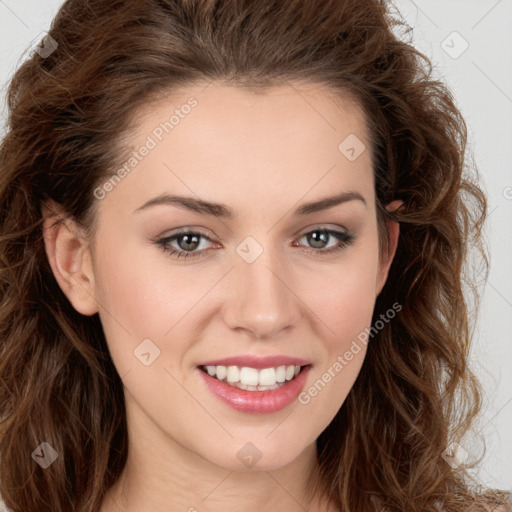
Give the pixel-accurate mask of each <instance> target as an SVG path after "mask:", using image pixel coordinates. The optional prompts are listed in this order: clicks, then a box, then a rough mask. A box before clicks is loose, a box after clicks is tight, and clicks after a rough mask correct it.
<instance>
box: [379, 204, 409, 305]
mask: <svg viewBox="0 0 512 512" xmlns="http://www.w3.org/2000/svg"><path fill="white" fill-rule="evenodd" d="M402 204H403V201H401V200H398V199H397V200H396V201H392V202H391V203H389V204H388V205H387V206H386V210H387V211H388V212H390V211H394V210H396V209H398V208H399V207H400V206H401V205H402ZM386 226H387V230H388V233H389V244H388V248H387V251H385V252H384V254H383V255H382V257H381V258H380V265H379V272H378V275H377V286H376V290H375V291H376V295H379V293H380V292H381V291H382V288H384V285H385V284H386V281H387V278H388V273H389V268H390V267H391V263H392V262H393V258H394V257H395V252H396V248H397V245H398V237H399V235H400V225H399V224H398V222H396V221H393V220H389V219H387V220H386Z"/></svg>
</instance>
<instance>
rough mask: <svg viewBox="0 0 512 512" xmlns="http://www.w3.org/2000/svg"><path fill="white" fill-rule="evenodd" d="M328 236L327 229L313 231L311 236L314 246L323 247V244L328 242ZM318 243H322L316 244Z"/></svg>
mask: <svg viewBox="0 0 512 512" xmlns="http://www.w3.org/2000/svg"><path fill="white" fill-rule="evenodd" d="M327 236H328V234H327V233H326V232H325V231H313V233H312V234H311V235H310V237H311V238H313V241H312V245H313V247H317V248H318V247H319V248H321V245H322V244H323V243H325V242H326V238H327ZM310 243H311V242H310ZM317 243H320V246H318V245H315V244H317Z"/></svg>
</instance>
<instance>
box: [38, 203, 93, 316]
mask: <svg viewBox="0 0 512 512" xmlns="http://www.w3.org/2000/svg"><path fill="white" fill-rule="evenodd" d="M42 215H43V218H44V223H43V237H44V245H45V250H46V255H47V257H48V261H49V263H50V266H51V268H52V272H53V275H54V276H55V279H56V281H57V283H58V284H59V286H60V288H61V290H62V291H63V292H64V294H65V295H66V297H67V298H68V300H69V301H70V302H71V304H72V305H73V307H74V308H75V309H76V310H77V311H78V312H79V313H81V314H83V315H88V316H90V315H93V314H94V313H97V312H98V310H99V308H98V304H97V302H96V300H95V299H94V274H93V267H92V259H91V254H90V250H89V246H88V241H87V239H86V238H85V236H84V234H83V232H82V230H81V229H80V227H79V226H78V225H77V224H76V223H75V222H74V221H73V220H72V219H70V218H69V217H66V216H65V214H64V213H63V210H62V208H61V207H60V206H59V205H58V204H56V203H55V202H53V201H52V202H49V203H46V204H44V205H43V207H42Z"/></svg>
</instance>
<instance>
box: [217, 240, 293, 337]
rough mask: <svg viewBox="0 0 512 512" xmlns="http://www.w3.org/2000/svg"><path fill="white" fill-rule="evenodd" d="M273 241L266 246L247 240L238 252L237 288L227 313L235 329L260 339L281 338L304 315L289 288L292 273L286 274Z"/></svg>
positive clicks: (266, 241)
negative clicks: (281, 333) (248, 332)
mask: <svg viewBox="0 0 512 512" xmlns="http://www.w3.org/2000/svg"><path fill="white" fill-rule="evenodd" d="M258 238H259V239H260V240H261V239H262V238H263V235H260V236H259V237H258ZM271 239H272V236H271V235H269V234H268V233H267V234H266V235H265V236H264V242H263V243H260V242H258V241H257V240H256V238H253V237H247V238H246V239H245V240H244V241H242V243H240V244H239V245H238V247H237V248H236V253H237V254H236V259H235V261H236V263H235V268H234V269H233V271H234V274H233V276H232V277H233V279H234V280H235V285H234V287H233V292H232V293H231V295H230V296H231V302H230V304H229V305H228V311H227V313H226V321H227V322H228V323H229V325H230V327H231V328H235V329H236V328H238V329H244V330H247V331H251V333H252V334H253V335H254V336H256V337H258V338H260V337H266V336H272V335H275V334H277V333H278V332H279V331H280V330H281V329H283V328H285V327H288V326H290V325H293V324H294V323H295V322H296V321H297V319H298V318H299V315H300V308H299V307H298V305H297V304H296V299H295V296H294V294H293V293H292V291H291V290H290V288H289V285H288V281H289V279H290V275H291V273H290V272H287V271H285V268H286V263H284V262H283V260H282V258H283V257H284V256H283V255H282V254H281V253H280V251H279V250H278V248H277V247H273V246H271V245H272V244H271Z"/></svg>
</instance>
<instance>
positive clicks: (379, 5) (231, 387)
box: [0, 0, 505, 512]
mask: <svg viewBox="0 0 512 512" xmlns="http://www.w3.org/2000/svg"><path fill="white" fill-rule="evenodd" d="M400 24H401V22H400V21H399V20H398V18H394V17H393V16H392V13H391V10H390V8H389V7H388V6H387V5H386V4H385V3H384V2H378V1H376V0H374V1H372V0H366V1H364V2H361V1H360V0H337V1H333V0H321V1H316V2H306V1H304V0H294V1H287V2H282V1H272V0H262V1H260V2H257V3H253V2H249V1H247V0H204V1H190V0H143V1H140V0H139V1H118V0H89V1H84V0H68V1H67V2H66V3H65V4H64V5H63V7H62V8H61V10H60V12H59V13H58V15H57V17H56V19H55V21H54V24H53V26H52V28H51V30H50V33H49V35H50V37H51V39H49V38H48V39H47V40H46V41H45V44H44V45H43V46H42V48H45V49H46V50H48V49H50V50H51V51H45V52H38V53H36V54H35V55H34V56H32V58H31V59H30V60H28V61H27V62H25V63H24V64H23V65H22V66H21V68H20V69H19V70H18V71H17V73H16V75H15V76H14V78H13V81H12V84H11V86H10V90H9V106H10V116H9V125H8V133H7V135H6V136H5V139H4V140H3V143H2V146H1V173H0V176H1V178H0V179H1V182H0V199H1V201H0V205H1V206H0V208H1V219H2V228H1V242H0V243H1V245H0V254H1V262H2V267H1V276H2V279H1V281H0V282H1V287H2V288H1V294H2V309H1V317H0V332H1V334H2V336H1V340H2V341H1V353H2V358H1V363H0V382H1V383H2V387H1V388H0V389H1V402H0V403H1V412H2V414H1V416H2V420H3V421H2V423H1V428H0V454H1V459H0V460H1V462H0V493H1V494H2V496H3V499H4V501H5V503H6V505H7V507H9V508H10V509H11V510H12V511H14V512H19V511H23V512H35V511H38V512H45V511H48V512H49V511H52V512H56V511H58V512H64V511H66V512H67V511H70V510H73V511H88V512H97V511H100V512H115V511H120V510H123V511H126V512H131V511H138V512H146V511H151V512H160V511H164V510H165V511H185V510H188V511H189V512H193V511H199V512H201V511H217V510H221V509H222V510H235V509H236V510H239V509H244V510H247V511H254V510H259V509H261V507H263V506H266V508H267V509H268V510H280V511H296V510H308V511H314V512H320V511H357V512H359V511H360V512H363V511H365V512H367V511H378V510H379V511H383V510H386V511H404V510H407V511H422V512H429V511H438V510H446V511H450V512H451V511H462V510H464V511H468V510H475V511H476V510H478V511H480V510H482V511H483V510H492V509H496V507H498V506H502V507H504V506H505V493H503V492H501V491H497V490H496V491H494V490H486V491H483V490H481V489H480V490H478V489H477V488H476V487H475V486H474V485H473V484H472V483H471V482H470V479H469V476H468V474H467V472H466V471H467V470H466V468H467V466H468V465H469V463H470V462H472V460H469V459H468V460H466V459H465V458H463V459H461V456H460V450H459V452H457V450H456V448H458V447H460V446H461V445H460V444H459V441H461V440H462V437H463V435H464V434H465V433H466V431H467V430H468V428H469V427H470V425H471V421H472V418H473V417H474V416H475V415H476V413H477V412H478V410H479V406H480V387H479V384H478V382H477V381H476V379H475V377H474V376H473V375H472V373H471V371H470V370H469V369H468V367H467V357H468V351H469V343H470V335H469V318H468V315H467V309H466V306H467V298H466V297H465V296H464V295H463V292H462V270H463V268H465V263H466V253H467V249H468V246H467V244H468V243H470V240H471V244H472V245H475V246H476V247H478V248H480V250H481V247H482V246H481V227H482V224H483V222H484V219H485V214H486V200H485V196H484V195H483V193H482V191H481V190H480V188H479V187H478V185H477V184H476V183H475V182H473V181H472V179H471V178H470V177H469V176H466V175H465V174H463V167H464V165H463V163H464V151H465V143H466V128H465V123H464V120H463V119H462V117H461V115H460V113H459V111H458V110H457V109H456V107H455V106H454V104H453V102H452V98H451V95H450V93H449V92H448V91H447V90H446V88H445V87H444V86H443V85H442V84H441V83H439V82H437V81H435V80H433V79H432V78H431V76H430V69H428V71H426V68H428V67H429V62H428V60H426V59H425V57H423V56H422V55H421V54H420V53H418V52H417V51H416V50H414V49H413V47H412V46H411V45H409V44H406V43H405V42H402V41H400V40H398V39H397V37H396V36H395V35H394V34H393V32H392V30H391V29H392V28H393V27H395V26H399V25H400ZM50 43H51V44H50ZM190 244H191V245H190ZM482 254H483V256H484V259H485V253H484V252H483V251H482ZM461 404H462V405H461Z"/></svg>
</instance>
